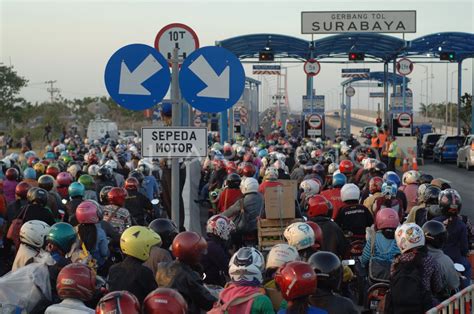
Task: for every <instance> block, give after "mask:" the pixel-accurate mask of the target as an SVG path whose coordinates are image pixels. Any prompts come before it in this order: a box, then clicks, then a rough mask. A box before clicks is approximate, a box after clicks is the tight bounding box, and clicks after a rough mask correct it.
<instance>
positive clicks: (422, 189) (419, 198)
mask: <svg viewBox="0 0 474 314" xmlns="http://www.w3.org/2000/svg"><path fill="white" fill-rule="evenodd" d="M428 186H430V184H429V183H423V184H421V185H420V186H419V187H418V190H417V192H416V202H417V203H418V204H423V203H424V201H423V195H425V191H426V188H427V187H428Z"/></svg>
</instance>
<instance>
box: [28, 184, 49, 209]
mask: <svg viewBox="0 0 474 314" xmlns="http://www.w3.org/2000/svg"><path fill="white" fill-rule="evenodd" d="M26 199H27V200H28V203H30V204H38V205H40V206H43V207H44V206H46V204H48V191H46V190H45V189H42V188H37V187H33V188H31V189H29V190H28V193H27V194H26Z"/></svg>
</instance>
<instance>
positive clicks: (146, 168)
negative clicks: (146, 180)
mask: <svg viewBox="0 0 474 314" xmlns="http://www.w3.org/2000/svg"><path fill="white" fill-rule="evenodd" d="M137 170H138V171H140V172H141V173H142V174H143V175H144V176H149V175H150V172H151V169H150V166H148V165H146V164H140V165H139V166H138V168H137Z"/></svg>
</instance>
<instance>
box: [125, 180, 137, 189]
mask: <svg viewBox="0 0 474 314" xmlns="http://www.w3.org/2000/svg"><path fill="white" fill-rule="evenodd" d="M139 186H140V182H138V180H137V179H136V178H134V177H130V178H127V180H125V189H126V190H127V191H128V190H135V191H137V190H138V187H139Z"/></svg>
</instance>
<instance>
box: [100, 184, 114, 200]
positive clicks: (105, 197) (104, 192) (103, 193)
mask: <svg viewBox="0 0 474 314" xmlns="http://www.w3.org/2000/svg"><path fill="white" fill-rule="evenodd" d="M112 188H113V186H110V185H106V186H104V187H103V188H102V189H101V190H100V193H99V202H100V204H101V205H108V204H109V197H108V194H109V192H110V190H112Z"/></svg>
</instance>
